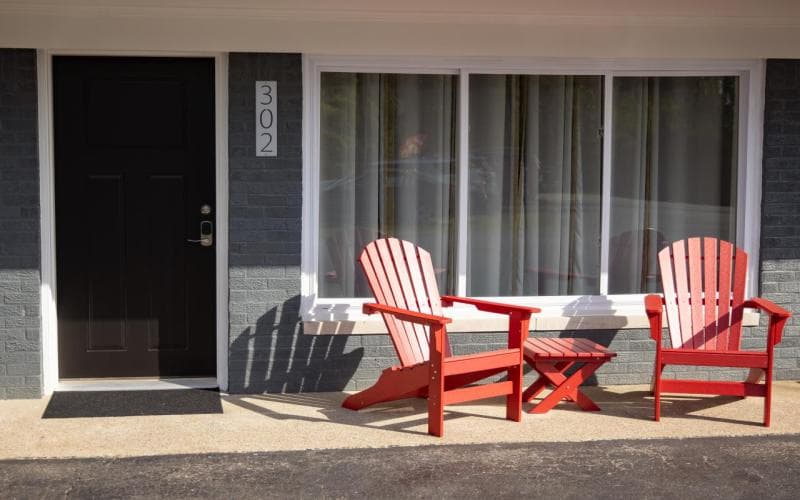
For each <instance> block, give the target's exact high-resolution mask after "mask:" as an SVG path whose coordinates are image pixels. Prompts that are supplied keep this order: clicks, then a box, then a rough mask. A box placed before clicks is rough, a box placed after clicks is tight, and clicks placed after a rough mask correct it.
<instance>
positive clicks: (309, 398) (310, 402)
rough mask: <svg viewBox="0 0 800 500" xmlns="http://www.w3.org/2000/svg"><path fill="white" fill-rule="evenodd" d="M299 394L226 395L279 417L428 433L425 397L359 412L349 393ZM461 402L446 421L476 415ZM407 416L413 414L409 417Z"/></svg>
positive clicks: (256, 410)
mask: <svg viewBox="0 0 800 500" xmlns="http://www.w3.org/2000/svg"><path fill="white" fill-rule="evenodd" d="M327 394H328V396H327V397H326V396H325V395H323V393H297V394H287V393H284V394H271V393H268V394H237V395H228V396H224V397H223V400H224V401H225V402H226V403H230V404H232V405H235V406H238V407H239V408H242V409H245V410H248V411H252V412H254V413H258V414H259V415H262V416H265V417H268V418H273V419H276V420H298V421H302V422H311V423H335V424H340V425H347V426H354V427H358V428H362V429H363V428H364V427H368V428H372V429H377V430H390V431H395V432H402V433H406V434H412V435H427V434H428V432H427V423H428V414H427V403H426V400H425V399H421V398H409V399H405V400H398V401H392V402H387V403H382V404H377V405H375V406H371V407H369V408H364V409H362V410H359V411H353V410H348V409H346V408H343V407H342V406H341V405H342V401H344V399H345V398H346V397H347V396H349V394H346V393H327ZM257 402H260V403H267V404H269V403H277V404H280V405H293V406H298V407H300V408H302V409H303V411H308V408H318V410H317V411H318V413H320V416H319V417H313V416H308V415H300V414H295V413H288V412H287V413H283V412H281V411H277V410H275V409H271V408H267V407H265V406H262V405H261V404H257ZM458 407H459V405H457V404H456V405H450V406H448V407H447V408H446V409H445V412H444V419H445V421H452V420H454V419H458V418H464V417H470V416H475V414H471V413H466V412H463V411H458V410H457V408H458ZM401 417H402V418H404V420H403V421H401V422H394V423H389V424H385V425H381V423H382V422H387V421H391V420H394V419H397V418H401ZM405 417H414V418H413V419H410V420H409V419H407V418H405ZM480 418H488V419H492V420H505V418H501V417H495V416H491V415H489V416H487V415H483V414H481V415H480ZM419 426H422V427H423V430H414V429H413V428H414V427H419Z"/></svg>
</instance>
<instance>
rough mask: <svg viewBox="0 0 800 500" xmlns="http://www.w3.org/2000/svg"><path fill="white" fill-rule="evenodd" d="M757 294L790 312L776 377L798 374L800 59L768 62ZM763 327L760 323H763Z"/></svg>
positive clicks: (777, 353)
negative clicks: (759, 274) (759, 290)
mask: <svg viewBox="0 0 800 500" xmlns="http://www.w3.org/2000/svg"><path fill="white" fill-rule="evenodd" d="M766 83H767V85H766V95H765V103H764V104H765V112H764V171H763V179H764V182H763V186H762V206H761V283H760V284H761V294H762V295H763V296H764V297H766V298H768V299H770V300H772V301H774V302H776V303H777V304H780V305H781V306H783V307H784V308H786V309H788V310H789V311H791V312H792V313H793V314H794V316H793V317H792V318H791V319H789V321H788V323H787V325H786V328H785V329H784V334H783V335H784V336H783V342H781V344H780V346H779V347H778V349H777V352H776V354H775V357H776V359H775V364H776V367H775V368H776V377H777V378H782V379H795V380H796V379H800V322H798V316H800V210H798V209H800V60H797V59H795V60H769V61H767V82H766ZM762 329H763V328H762Z"/></svg>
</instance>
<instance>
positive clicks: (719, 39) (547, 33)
mask: <svg viewBox="0 0 800 500" xmlns="http://www.w3.org/2000/svg"><path fill="white" fill-rule="evenodd" d="M0 46H4V47H31V48H50V49H83V50H86V49H91V50H98V51H103V50H108V51H122V50H131V51H142V50H152V51H159V50H164V51H275V52H306V53H318V54H323V53H326V54H366V55H373V54H393V55H394V54H402V55H472V56H537V57H543V56H544V57H700V58H705V57H708V58H763V57H800V2H793V1H781V0H761V1H758V2H753V1H751V0H704V1H696V0H691V1H689V0H672V1H670V2H664V1H663V0H658V1H656V0H606V1H602V2H599V1H596V0H558V1H557V0H495V1H493V2H485V1H484V0H458V1H456V0H451V1H443V0H405V1H403V2H377V1H374V0H372V1H370V0H272V1H268V2H267V1H262V0H230V1H223V0H160V1H156V0H124V1H123V0H0Z"/></svg>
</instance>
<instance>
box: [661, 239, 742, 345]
mask: <svg viewBox="0 0 800 500" xmlns="http://www.w3.org/2000/svg"><path fill="white" fill-rule="evenodd" d="M658 262H659V266H660V268H661V283H662V285H663V287H664V302H665V308H666V311H667V323H668V325H669V331H670V341H671V343H672V347H673V348H676V349H694V350H718V351H735V350H738V349H739V345H740V340H741V333H742V313H743V309H744V308H743V307H742V303H743V302H744V288H745V280H746V275H747V253H746V252H745V251H744V250H742V249H741V248H739V247H736V246H734V245H732V244H731V243H728V242H727V241H723V240H717V239H716V238H703V239H702V241H701V239H700V238H689V239H687V240H681V241H676V242H675V243H673V244H672V245H670V246H667V247H665V248H663V249H662V250H661V251H660V252H659V253H658Z"/></svg>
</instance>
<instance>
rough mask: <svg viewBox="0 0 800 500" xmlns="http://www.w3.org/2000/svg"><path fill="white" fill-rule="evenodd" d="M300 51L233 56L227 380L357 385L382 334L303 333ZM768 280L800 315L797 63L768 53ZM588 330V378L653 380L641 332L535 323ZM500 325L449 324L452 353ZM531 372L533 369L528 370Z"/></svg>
mask: <svg viewBox="0 0 800 500" xmlns="http://www.w3.org/2000/svg"><path fill="white" fill-rule="evenodd" d="M300 65H301V63H300V56H298V55H287V54H282V55H281V54H231V56H230V116H229V120H230V172H231V174H230V175H231V188H230V196H231V202H230V203H231V206H230V210H231V212H230V213H231V224H230V228H231V229H230V245H231V246H230V323H231V339H230V340H231V344H230V390H231V391H233V392H300V391H326V390H343V389H344V390H355V389H362V388H364V387H368V386H369V385H371V384H372V383H373V382H374V381H375V379H376V378H377V376H378V374H379V373H380V371H381V370H382V369H384V368H386V367H388V366H390V365H392V364H394V363H396V358H395V353H394V348H393V347H392V345H391V342H390V340H389V338H388V336H386V335H368V336H350V337H346V336H306V335H302V333H301V328H302V327H301V324H300V319H299V316H298V308H299V303H300V298H299V293H300V233H301V202H302V200H301V188H302V178H301V171H302V160H301V133H302V132H301V130H302V123H301V113H302V109H301V108H302V100H301V94H302V89H301V86H302V82H301V66H300ZM256 80H277V81H278V89H279V103H278V106H279V108H278V113H279V114H278V116H279V119H280V122H279V136H278V141H279V145H280V146H279V156H278V158H256V157H255V154H254V148H255V144H254V128H253V127H254V82H255V81H256ZM766 105H767V109H766V123H765V159H764V181H765V182H764V212H763V222H762V225H763V226H762V252H761V257H762V274H761V281H762V282H761V289H762V293H763V295H764V296H766V297H768V298H770V299H772V300H775V301H776V302H778V303H781V304H783V305H784V306H785V307H788V308H790V309H793V310H794V311H795V312H796V313H800V311H798V308H800V305H798V303H799V302H800V215H797V213H796V212H797V207H798V206H800V203H799V202H800V194H798V193H800V166H799V165H800V61H793V62H789V61H770V63H769V65H768V72H767V102H766ZM795 325H797V322H796V320H792V322H791V323H790V325H789V326H788V327H787V330H786V337H785V340H784V342H783V343H782V345H781V346H780V348H779V349H778V352H777V359H776V365H777V372H776V377H777V378H782V379H787V378H788V379H797V378H800V369H798V358H800V339H799V338H798V336H799V334H800V332H798V330H799V328H798V327H797V326H795ZM538 335H549V336H581V337H588V338H591V339H593V340H595V341H597V342H599V343H601V344H604V345H609V346H610V347H611V348H612V349H613V350H615V351H616V352H617V353H618V355H619V356H618V358H617V360H616V361H615V362H614V363H609V364H606V365H605V366H604V367H603V368H601V370H600V371H598V373H597V376H596V377H595V378H594V379H593V380H591V381H590V382H593V383H600V384H645V383H649V381H650V377H651V374H652V369H653V357H654V351H653V349H654V344H653V342H652V341H651V340H650V334H649V332H648V331H646V330H603V331H586V330H579V331H561V332H539V333H538ZM764 335H765V327H764V325H762V326H761V327H758V328H748V329H746V330H745V333H744V340H743V344H744V346H745V347H746V348H756V347H759V346H763V345H764ZM504 339H505V337H504V334H498V333H480V334H478V333H475V334H454V335H452V337H451V340H452V343H453V349H454V351H455V353H456V354H466V353H471V352H476V351H479V350H486V349H491V348H499V347H501V346H502V345H503V344H504V342H505V340H504ZM680 370H681V371H680V372H678V371H676V370H674V369H670V370H669V371H668V372H667V374H666V376H668V377H670V376H673V377H674V376H676V375H680V376H681V377H690V378H698V379H707V378H720V379H736V378H740V377H742V376H743V372H742V371H741V370H728V369H719V370H706V369H695V368H692V367H687V368H681V369H680ZM529 378H531V375H529Z"/></svg>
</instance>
